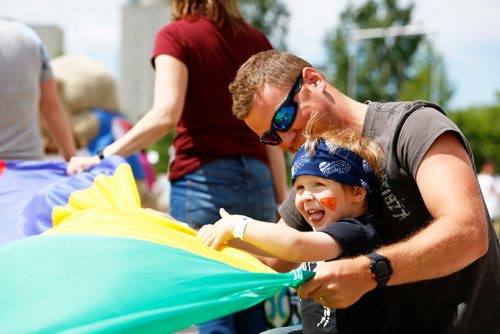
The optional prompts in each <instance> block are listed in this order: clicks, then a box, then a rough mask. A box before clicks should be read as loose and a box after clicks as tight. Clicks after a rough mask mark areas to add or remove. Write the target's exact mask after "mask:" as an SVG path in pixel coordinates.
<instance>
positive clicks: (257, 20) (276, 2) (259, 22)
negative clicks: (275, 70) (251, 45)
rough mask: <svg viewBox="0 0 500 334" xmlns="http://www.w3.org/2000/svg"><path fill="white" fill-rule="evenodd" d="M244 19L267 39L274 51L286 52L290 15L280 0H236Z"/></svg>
mask: <svg viewBox="0 0 500 334" xmlns="http://www.w3.org/2000/svg"><path fill="white" fill-rule="evenodd" d="M238 3H239V5H240V9H241V11H242V13H243V15H244V16H245V18H246V19H247V20H248V21H249V22H250V23H251V24H252V25H254V26H255V27H256V28H258V29H260V30H261V31H262V32H263V33H264V34H265V35H266V36H267V38H269V40H270V42H271V44H272V45H273V47H274V48H275V49H280V50H286V49H287V46H286V41H285V39H286V35H287V33H288V21H289V17H290V13H289V11H288V8H287V7H286V5H285V4H284V3H283V2H282V1H281V0H238Z"/></svg>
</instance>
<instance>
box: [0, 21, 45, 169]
mask: <svg viewBox="0 0 500 334" xmlns="http://www.w3.org/2000/svg"><path fill="white" fill-rule="evenodd" d="M52 78H53V74H52V70H51V68H50V66H49V59H48V58H47V56H46V53H45V51H44V49H43V46H42V42H41V40H40V38H39V37H38V35H36V33H35V32H34V31H33V30H32V29H31V28H29V27H28V26H27V25H24V24H22V23H19V22H11V21H6V20H1V19H0V120H1V121H0V159H4V160H15V159H19V160H39V159H43V158H44V150H43V141H42V136H41V132H40V125H39V110H40V109H39V106H40V84H41V82H42V81H44V80H47V79H52Z"/></svg>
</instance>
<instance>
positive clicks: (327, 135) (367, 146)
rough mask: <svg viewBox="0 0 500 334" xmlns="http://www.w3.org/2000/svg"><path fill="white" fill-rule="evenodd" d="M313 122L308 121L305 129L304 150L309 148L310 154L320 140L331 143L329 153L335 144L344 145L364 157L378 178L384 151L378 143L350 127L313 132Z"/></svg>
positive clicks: (333, 149)
mask: <svg viewBox="0 0 500 334" xmlns="http://www.w3.org/2000/svg"><path fill="white" fill-rule="evenodd" d="M313 123H314V122H309V123H308V125H307V127H306V130H305V136H306V142H305V144H304V145H305V148H306V150H307V149H309V150H311V154H312V153H313V151H314V148H315V147H316V146H317V145H318V141H320V140H325V141H328V142H330V143H332V144H333V145H332V151H331V152H330V153H333V152H334V151H335V146H342V147H345V148H347V149H349V150H351V151H352V152H354V153H356V154H357V155H359V156H360V157H362V158H363V159H365V160H366V161H367V162H368V163H369V164H370V166H371V168H372V169H373V172H374V173H375V177H376V179H377V180H378V179H380V175H381V168H382V159H383V158H384V152H383V150H382V147H381V146H380V145H379V143H377V142H376V141H374V140H370V139H367V138H365V137H363V136H362V135H361V133H359V132H357V131H355V130H353V129H350V128H346V129H339V130H328V131H325V132H320V133H313V131H311V128H310V127H313V126H314V124H313Z"/></svg>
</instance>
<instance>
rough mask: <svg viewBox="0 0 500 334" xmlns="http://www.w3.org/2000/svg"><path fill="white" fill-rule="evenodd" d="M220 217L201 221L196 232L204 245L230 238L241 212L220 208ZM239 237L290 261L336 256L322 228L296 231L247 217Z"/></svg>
mask: <svg viewBox="0 0 500 334" xmlns="http://www.w3.org/2000/svg"><path fill="white" fill-rule="evenodd" d="M221 217H222V218H221V219H220V220H219V221H217V222H216V223H215V224H214V225H205V226H203V227H202V228H201V229H200V231H199V234H198V235H199V236H200V237H201V238H202V239H203V243H204V244H205V245H207V246H210V247H213V248H216V247H217V246H219V245H221V244H223V243H224V242H227V241H229V240H232V239H234V237H233V230H234V227H235V225H236V224H237V221H238V220H239V219H240V217H241V216H239V215H229V214H227V212H225V211H224V209H221ZM243 240H244V241H245V242H246V243H249V244H251V245H253V246H255V247H257V248H259V249H261V250H263V251H264V252H266V253H267V254H270V255H272V256H275V257H278V258H280V259H283V260H286V261H290V262H304V261H322V260H329V259H332V258H336V257H338V256H339V255H340V254H341V253H342V249H341V248H340V245H339V244H338V243H337V242H336V241H335V240H334V239H333V238H332V237H330V236H329V235H328V234H326V233H323V232H300V231H297V230H296V229H293V228H291V227H289V226H286V225H284V224H272V223H266V222H262V221H258V220H254V219H250V220H249V221H248V223H247V225H246V228H245V232H244V237H243Z"/></svg>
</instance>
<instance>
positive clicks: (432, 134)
mask: <svg viewBox="0 0 500 334" xmlns="http://www.w3.org/2000/svg"><path fill="white" fill-rule="evenodd" d="M447 131H453V132H455V133H456V134H457V135H458V138H462V139H461V140H462V142H463V143H464V146H467V144H466V143H465V142H464V139H463V135H462V133H461V132H460V130H459V129H458V127H457V126H456V125H455V124H454V123H453V122H452V121H451V120H450V119H449V118H448V117H447V116H446V115H444V114H443V113H442V112H440V111H439V110H436V109H434V108H430V107H427V108H422V109H418V110H416V111H414V112H413V113H412V114H411V115H410V116H408V118H407V119H406V121H405V122H404V124H403V127H402V128H401V133H400V135H399V138H398V147H397V152H398V156H399V157H400V158H399V160H400V163H401V164H402V166H403V167H404V168H405V169H406V170H407V171H409V172H411V174H412V175H413V177H414V178H415V177H416V174H417V170H418V167H419V166H420V162H421V161H422V158H423V157H424V155H425V153H426V152H427V151H428V150H429V148H430V147H431V145H432V144H433V143H434V141H436V139H437V138H438V137H439V136H441V135H442V134H443V133H445V132H447Z"/></svg>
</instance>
